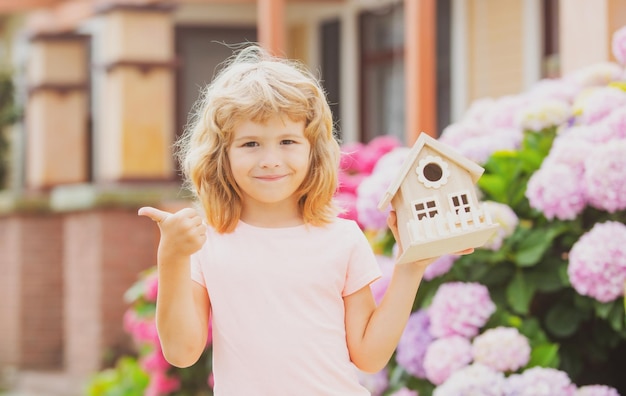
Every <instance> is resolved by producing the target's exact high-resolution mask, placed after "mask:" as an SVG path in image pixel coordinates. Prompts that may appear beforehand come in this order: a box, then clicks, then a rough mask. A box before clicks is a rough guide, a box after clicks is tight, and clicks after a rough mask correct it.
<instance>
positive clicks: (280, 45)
mask: <svg viewBox="0 0 626 396" xmlns="http://www.w3.org/2000/svg"><path fill="white" fill-rule="evenodd" d="M285 4H286V2H285V0H257V10H258V13H257V29H258V37H259V44H261V46H263V47H264V48H265V49H267V50H269V51H270V52H272V53H273V54H275V55H279V56H286V55H287V54H286V49H287V46H286V44H285V43H286V41H287V40H286V31H287V29H286V23H285Z"/></svg>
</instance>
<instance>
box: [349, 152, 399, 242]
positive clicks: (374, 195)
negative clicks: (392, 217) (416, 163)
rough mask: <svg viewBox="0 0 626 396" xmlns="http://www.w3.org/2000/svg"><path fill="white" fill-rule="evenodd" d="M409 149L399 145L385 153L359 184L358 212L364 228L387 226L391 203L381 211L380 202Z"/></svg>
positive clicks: (381, 228) (384, 227)
mask: <svg viewBox="0 0 626 396" xmlns="http://www.w3.org/2000/svg"><path fill="white" fill-rule="evenodd" d="M384 147H386V146H384ZM381 150H382V149H381ZM409 151H410V150H409V149H408V148H403V147H398V148H392V149H391V150H390V151H388V152H386V153H384V154H383V155H382V156H381V157H380V159H379V161H378V163H377V164H376V166H375V167H374V169H373V170H372V173H371V174H370V175H369V176H367V177H366V178H365V179H364V180H363V181H362V182H361V184H360V185H359V186H358V188H357V199H356V212H357V215H358V219H359V223H360V224H362V225H363V227H364V228H366V229H370V230H384V229H386V228H387V216H388V215H389V211H390V210H391V205H389V206H388V207H387V208H385V209H384V210H382V211H381V210H379V209H378V203H379V202H380V200H381V199H382V198H383V196H384V194H385V192H386V191H387V189H388V188H389V185H390V183H391V181H392V180H393V179H394V178H395V176H396V175H397V173H398V172H399V171H400V169H401V167H402V164H403V163H404V160H405V159H406V157H407V155H408V152H409Z"/></svg>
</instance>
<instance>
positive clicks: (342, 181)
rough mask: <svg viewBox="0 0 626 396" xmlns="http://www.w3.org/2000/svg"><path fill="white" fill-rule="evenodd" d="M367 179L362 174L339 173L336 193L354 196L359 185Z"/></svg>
mask: <svg viewBox="0 0 626 396" xmlns="http://www.w3.org/2000/svg"><path fill="white" fill-rule="evenodd" d="M366 177H367V175H366V174H363V173H348V172H339V177H338V178H339V186H338V188H337V191H338V192H340V193H349V194H356V189H357V188H358V187H359V184H361V182H362V181H363V179H365V178H366Z"/></svg>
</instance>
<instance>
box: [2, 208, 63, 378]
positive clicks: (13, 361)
mask: <svg viewBox="0 0 626 396" xmlns="http://www.w3.org/2000/svg"><path fill="white" fill-rule="evenodd" d="M61 242H62V218H61V217H60V216H52V215H39V216H30V215H14V216H9V217H4V218H1V219H0V251H1V252H2V253H1V254H0V271H2V273H3V276H2V277H1V278H0V318H1V320H0V323H1V324H0V334H1V335H2V336H1V337H0V364H2V365H15V366H19V367H21V368H28V369H59V368H60V367H61V366H62V362H63V327H62V326H63V320H62V317H63V310H62V305H63V278H62V245H61ZM4 275H6V276H4Z"/></svg>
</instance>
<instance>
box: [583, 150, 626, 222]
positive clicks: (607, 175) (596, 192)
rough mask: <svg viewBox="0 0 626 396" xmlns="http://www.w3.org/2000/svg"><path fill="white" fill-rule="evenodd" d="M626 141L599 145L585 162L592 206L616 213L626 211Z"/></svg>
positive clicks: (586, 184)
mask: <svg viewBox="0 0 626 396" xmlns="http://www.w3.org/2000/svg"><path fill="white" fill-rule="evenodd" d="M624 153H626V140H616V141H612V142H609V143H606V144H603V145H601V146H597V147H596V148H595V149H594V150H593V151H592V152H591V153H590V154H589V157H588V158H587V160H586V161H585V178H584V183H585V189H586V192H587V197H588V200H589V204H590V205H591V206H593V207H595V208H598V209H601V210H606V211H607V212H609V213H613V212H615V211H618V210H623V209H626V155H624Z"/></svg>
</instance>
